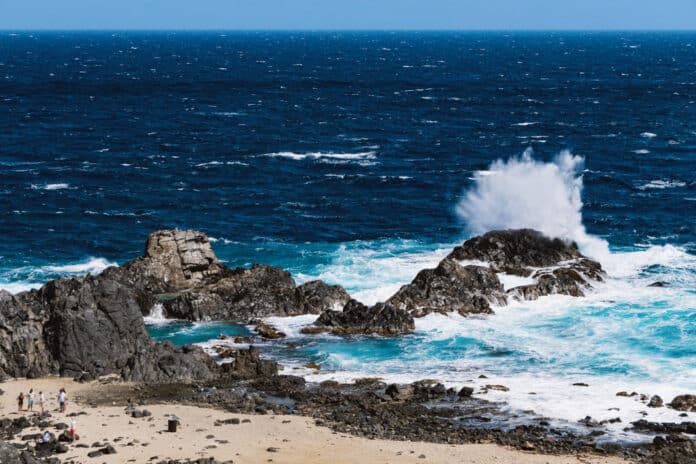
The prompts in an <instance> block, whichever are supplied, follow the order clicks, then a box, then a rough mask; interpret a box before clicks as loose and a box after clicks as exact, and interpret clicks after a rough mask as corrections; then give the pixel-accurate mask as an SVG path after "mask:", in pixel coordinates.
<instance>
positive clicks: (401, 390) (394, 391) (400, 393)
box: [384, 383, 413, 401]
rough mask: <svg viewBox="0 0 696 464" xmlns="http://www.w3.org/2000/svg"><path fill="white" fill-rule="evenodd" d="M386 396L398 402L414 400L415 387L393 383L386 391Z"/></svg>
mask: <svg viewBox="0 0 696 464" xmlns="http://www.w3.org/2000/svg"><path fill="white" fill-rule="evenodd" d="M384 393H385V395H388V396H390V397H391V398H392V399H394V400H397V401H406V400H409V399H411V398H413V385H410V384H396V383H393V384H391V385H389V386H388V387H387V389H386V390H385V391H384Z"/></svg>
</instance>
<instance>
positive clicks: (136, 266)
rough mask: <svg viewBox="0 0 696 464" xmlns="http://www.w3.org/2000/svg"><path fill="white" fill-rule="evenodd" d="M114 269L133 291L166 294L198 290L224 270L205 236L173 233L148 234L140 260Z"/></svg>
mask: <svg viewBox="0 0 696 464" xmlns="http://www.w3.org/2000/svg"><path fill="white" fill-rule="evenodd" d="M113 269H114V272H118V274H119V275H120V279H119V280H126V281H127V282H128V283H129V284H130V285H129V286H131V287H133V288H138V289H142V290H144V291H147V292H149V293H165V292H176V291H179V290H184V289H188V288H192V287H197V286H199V285H201V284H203V283H204V282H205V281H206V280H207V279H209V278H211V277H213V276H216V275H219V274H221V273H222V272H223V270H224V267H223V266H222V264H221V263H220V261H219V260H218V258H217V256H215V253H213V249H212V247H211V246H210V240H208V237H207V236H206V235H205V234H203V233H202V232H198V231H194V230H178V229H174V230H159V231H157V232H154V233H152V234H150V236H149V237H148V239H147V244H146V245H145V255H144V256H143V257H141V258H137V259H135V260H133V261H131V262H129V263H127V264H125V265H124V266H123V267H121V268H113Z"/></svg>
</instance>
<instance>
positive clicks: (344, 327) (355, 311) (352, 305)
mask: <svg viewBox="0 0 696 464" xmlns="http://www.w3.org/2000/svg"><path fill="white" fill-rule="evenodd" d="M414 329H415V323H414V321H413V317H411V315H410V314H408V313H407V312H406V311H405V310H402V309H398V308H396V307H394V306H391V305H389V304H384V303H378V304H376V305H375V306H372V307H367V306H365V305H364V304H362V303H360V302H359V301H356V300H350V301H349V302H348V304H346V306H345V307H344V308H343V311H333V310H329V311H325V312H323V313H322V314H321V316H319V318H318V319H317V320H316V321H315V322H314V325H313V326H310V327H307V328H305V329H303V332H304V333H317V332H331V333H333V334H335V335H367V334H377V335H386V336H393V335H400V334H405V333H409V332H412V331H413V330H414Z"/></svg>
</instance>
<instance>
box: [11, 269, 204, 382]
mask: <svg viewBox="0 0 696 464" xmlns="http://www.w3.org/2000/svg"><path fill="white" fill-rule="evenodd" d="M0 354H1V355H2V356H0V368H1V369H2V371H3V373H4V374H5V375H9V376H13V377H20V376H28V377H36V376H43V375H48V374H60V375H64V376H75V377H80V376H86V377H88V378H95V377H98V376H101V375H106V374H112V373H116V374H118V375H120V376H122V377H123V378H126V379H129V380H138V381H165V380H175V379H176V380H183V379H193V378H198V379H205V378H211V377H212V376H213V375H214V372H215V370H216V366H215V364H214V362H212V360H210V358H209V357H208V356H207V355H205V354H204V353H203V352H202V351H200V350H197V349H176V348H175V347H174V346H173V345H171V344H163V343H154V342H153V341H152V340H151V339H150V337H149V336H148V335H147V333H146V331H145V326H144V323H143V318H142V310H141V307H140V304H139V302H138V298H137V292H136V291H134V290H132V289H129V288H128V287H125V286H124V285H123V284H121V283H119V282H116V281H113V280H110V279H108V278H103V277H101V276H97V277H92V276H87V277H83V278H78V279H58V280H54V281H51V282H49V283H48V284H46V285H45V286H44V287H42V288H41V289H40V290H35V291H31V292H25V293H21V294H19V295H17V296H14V297H13V296H11V295H9V294H7V293H2V294H0Z"/></svg>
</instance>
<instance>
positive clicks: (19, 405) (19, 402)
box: [17, 392, 24, 412]
mask: <svg viewBox="0 0 696 464" xmlns="http://www.w3.org/2000/svg"><path fill="white" fill-rule="evenodd" d="M22 408H24V392H19V396H18V397H17V411H18V412H22Z"/></svg>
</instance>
